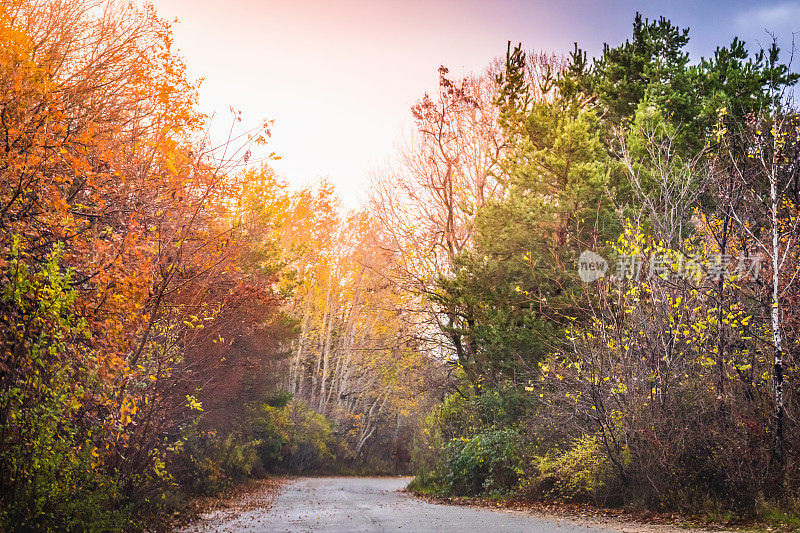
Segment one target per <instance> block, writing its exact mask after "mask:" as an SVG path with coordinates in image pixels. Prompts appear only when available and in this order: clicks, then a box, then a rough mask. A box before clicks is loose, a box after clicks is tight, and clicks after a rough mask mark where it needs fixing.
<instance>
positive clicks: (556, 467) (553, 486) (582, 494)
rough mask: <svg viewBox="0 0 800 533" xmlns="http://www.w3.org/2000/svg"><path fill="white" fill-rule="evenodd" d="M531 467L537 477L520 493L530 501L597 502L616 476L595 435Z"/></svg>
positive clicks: (579, 440) (528, 479) (574, 443)
mask: <svg viewBox="0 0 800 533" xmlns="http://www.w3.org/2000/svg"><path fill="white" fill-rule="evenodd" d="M532 466H533V469H534V474H533V475H532V476H530V477H529V478H527V479H526V480H525V482H523V484H522V485H523V486H522V487H521V491H520V492H521V493H523V494H525V495H526V496H528V497H531V498H539V497H559V498H566V499H570V500H579V501H586V500H595V499H597V497H598V495H599V494H600V493H601V491H602V490H603V489H604V488H605V486H606V483H607V482H608V481H609V480H610V479H611V478H612V477H613V471H612V469H611V464H610V462H609V461H608V459H607V458H606V456H605V455H604V453H603V450H602V449H601V448H600V445H599V443H598V441H597V437H594V436H592V435H584V436H582V437H580V438H578V439H575V440H574V441H573V443H572V445H571V446H570V447H569V449H567V450H566V451H555V452H552V453H550V454H547V455H544V456H537V457H534V458H533V465H532Z"/></svg>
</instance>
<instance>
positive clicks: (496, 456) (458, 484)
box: [444, 428, 523, 496]
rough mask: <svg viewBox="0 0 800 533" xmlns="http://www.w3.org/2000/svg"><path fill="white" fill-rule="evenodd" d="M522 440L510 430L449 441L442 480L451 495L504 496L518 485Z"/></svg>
mask: <svg viewBox="0 0 800 533" xmlns="http://www.w3.org/2000/svg"><path fill="white" fill-rule="evenodd" d="M521 444H522V443H521V439H520V436H519V434H518V433H517V432H516V431H514V430H512V429H495V428H490V429H487V430H485V431H482V432H481V433H478V434H477V435H475V436H474V437H461V438H456V439H453V440H451V441H450V444H449V446H448V450H447V460H446V462H445V464H444V480H445V483H446V486H447V491H448V492H449V493H450V494H454V495H460V496H468V495H477V494H482V493H495V494H498V493H507V492H510V491H512V490H513V489H514V488H515V487H516V486H517V484H518V482H519V478H520V475H521V474H522V473H523V471H522V469H521V465H522V456H521V453H520V448H521Z"/></svg>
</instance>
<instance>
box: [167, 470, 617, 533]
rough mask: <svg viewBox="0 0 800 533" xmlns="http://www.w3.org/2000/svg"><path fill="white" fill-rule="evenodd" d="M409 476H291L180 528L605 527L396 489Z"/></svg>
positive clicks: (536, 532)
mask: <svg viewBox="0 0 800 533" xmlns="http://www.w3.org/2000/svg"><path fill="white" fill-rule="evenodd" d="M409 481H411V478H409V477H399V478H388V477H385V478H355V477H326V478H300V479H293V480H291V481H289V482H287V483H286V484H285V485H284V486H283V487H281V489H280V492H279V493H278V495H277V497H276V498H275V499H274V500H272V504H271V505H270V506H269V508H265V507H264V506H259V505H238V506H237V505H234V506H233V507H231V508H229V509H224V510H217V511H213V512H211V513H208V514H206V515H204V516H203V518H202V519H201V520H200V521H197V522H195V523H194V524H192V525H191V526H190V527H188V528H186V529H183V530H182V531H184V532H193V533H194V532H209V531H225V532H228V531H272V532H304V531H325V532H347V533H350V532H366V531H370V532H371V531H413V532H422V533H424V532H431V533H433V532H459V533H461V532H471V531H477V532H482V533H502V532H505V531H508V532H517V531H524V532H533V533H544V532H550V531H557V532H563V533H578V532H581V533H588V532H593V533H597V532H601V531H611V530H608V529H603V528H599V527H588V526H583V525H580V524H576V523H573V522H567V521H560V520H555V519H542V518H536V517H534V516H531V515H528V514H524V513H521V512H513V511H503V510H492V509H483V508H473V507H464V506H450V505H438V504H433V503H428V502H425V501H422V500H419V499H417V498H415V497H413V496H411V495H409V494H405V493H403V492H400V491H401V490H402V489H403V488H404V487H405V486H406V485H408V483H409Z"/></svg>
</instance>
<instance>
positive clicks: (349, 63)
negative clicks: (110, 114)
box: [155, 0, 800, 207]
mask: <svg viewBox="0 0 800 533" xmlns="http://www.w3.org/2000/svg"><path fill="white" fill-rule="evenodd" d="M155 5H156V9H157V10H158V12H159V14H160V15H161V16H162V17H165V18H168V19H172V18H175V17H177V18H178V19H179V23H178V24H176V25H175V26H174V32H175V45H176V46H177V47H178V48H179V49H180V50H181V52H182V54H183V56H184V58H185V60H186V63H187V65H188V68H189V74H190V75H191V76H192V77H194V78H199V77H203V78H205V81H204V83H203V85H202V87H201V89H200V107H201V110H202V111H204V112H207V113H211V112H213V111H217V112H218V114H217V117H218V118H217V119H216V124H218V125H220V126H221V125H222V124H223V123H224V124H226V125H227V124H229V123H230V120H229V115H228V112H227V110H228V108H229V107H230V106H233V107H235V108H238V109H241V110H242V117H243V122H244V123H245V124H249V125H253V126H256V125H258V124H259V123H260V122H261V121H262V120H264V119H274V120H275V125H274V127H273V129H272V143H271V145H270V150H274V151H275V152H277V153H278V154H279V155H280V156H281V157H282V159H281V160H280V161H276V162H275V163H274V164H273V166H274V167H275V168H276V169H277V171H278V172H279V173H280V174H281V175H282V176H283V177H284V178H285V179H287V180H288V181H289V182H290V183H293V184H296V185H306V184H312V183H315V182H317V181H318V180H319V179H320V178H321V177H327V178H328V179H329V180H330V181H331V182H332V183H333V184H334V185H335V186H336V189H337V191H338V192H339V194H340V195H341V197H342V199H343V201H344V203H345V205H347V206H348V207H354V206H356V205H358V204H359V203H360V202H361V201H363V199H364V197H365V196H364V190H365V188H366V187H367V184H368V181H369V180H368V175H369V172H370V170H371V169H373V168H375V167H378V166H380V165H382V164H384V163H385V162H386V161H387V160H388V159H390V158H391V157H392V154H393V153H394V147H395V143H396V142H397V141H398V139H400V138H401V136H402V132H403V131H404V128H410V127H411V125H412V120H411V115H410V111H409V109H410V107H411V106H412V105H413V104H414V102H415V101H416V100H417V99H418V98H419V97H421V96H422V95H423V93H425V91H432V90H434V89H435V87H436V82H437V76H438V74H437V69H438V67H439V65H445V66H447V67H449V68H450V69H451V74H465V73H469V72H477V71H481V70H483V69H484V68H485V66H486V65H487V64H488V62H489V61H490V60H491V59H492V58H493V57H496V56H499V55H503V54H504V53H505V49H506V42H507V41H509V40H510V41H512V42H514V43H516V42H520V41H521V42H522V43H523V45H524V46H525V48H526V49H542V50H547V51H551V50H552V51H556V52H563V53H566V52H568V51H569V50H571V49H572V43H573V42H574V41H578V43H579V45H580V46H582V47H583V48H584V49H587V50H588V51H589V54H590V55H591V54H592V53H595V54H597V53H599V52H600V50H601V49H602V43H603V42H609V43H610V44H612V45H616V44H618V43H620V42H622V41H624V40H625V38H627V37H629V35H630V28H631V23H632V21H633V16H634V13H635V12H636V11H637V10H638V11H640V12H642V13H643V14H644V15H645V16H647V17H650V18H653V17H658V16H660V15H664V16H666V17H667V18H669V19H671V20H672V21H673V23H675V24H677V25H679V26H681V27H687V26H688V27H690V28H691V29H692V31H691V33H690V37H691V38H692V41H691V42H690V46H689V49H690V52H691V53H692V55H693V57H694V58H695V59H696V58H698V57H699V56H700V55H705V56H708V55H710V54H711V53H713V49H714V47H715V46H716V45H727V44H729V42H730V40H731V39H732V37H733V36H734V35H739V36H740V37H741V38H743V39H745V40H746V41H747V43H748V45H751V46H756V45H757V43H756V40H759V41H760V42H761V43H762V44H764V45H765V46H766V45H767V44H768V43H769V37H768V36H767V35H766V33H765V32H764V29H765V28H769V29H771V30H772V31H773V32H774V33H775V34H776V35H777V36H778V37H779V41H780V43H782V44H783V45H784V48H787V49H788V48H790V44H791V40H792V31H800V2H796V1H795V2H763V1H762V2H758V1H751V2H745V1H722V0H705V1H698V0H691V1H684V0H672V1H669V2H652V1H651V2H641V1H640V2H635V1H630V0H620V1H614V2H611V1H609V2H603V1H598V0H595V1H552V2H545V1H528V2H524V1H512V0H500V1H469V0H441V1H430V2H424V1H421V0H405V1H403V0H390V1H385V2H379V1H368V0H348V1H325V0H316V1H299V0H298V1H257V0H228V1H227V2H224V1H211V0H155ZM799 60H800V59H799Z"/></svg>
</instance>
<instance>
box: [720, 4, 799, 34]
mask: <svg viewBox="0 0 800 533" xmlns="http://www.w3.org/2000/svg"><path fill="white" fill-rule="evenodd" d="M736 24H737V25H738V26H739V30H740V31H747V32H753V31H764V30H767V31H771V32H777V33H784V32H798V31H800V2H784V3H780V4H775V5H770V6H763V7H757V8H754V9H748V10H746V11H743V12H742V13H740V14H739V16H738V17H736Z"/></svg>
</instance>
